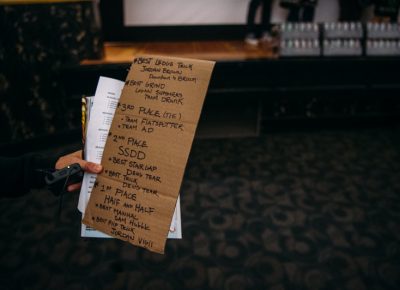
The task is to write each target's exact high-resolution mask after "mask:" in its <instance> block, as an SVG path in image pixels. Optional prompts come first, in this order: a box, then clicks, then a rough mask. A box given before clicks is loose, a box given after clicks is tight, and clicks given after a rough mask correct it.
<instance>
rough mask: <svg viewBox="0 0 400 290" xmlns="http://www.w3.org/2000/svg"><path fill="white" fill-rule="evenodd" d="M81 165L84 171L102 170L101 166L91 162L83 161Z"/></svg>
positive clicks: (95, 171) (96, 171)
mask: <svg viewBox="0 0 400 290" xmlns="http://www.w3.org/2000/svg"><path fill="white" fill-rule="evenodd" d="M81 167H82V169H83V170H84V171H86V172H89V173H100V172H101V171H102V170H103V166H101V165H100V164H97V163H93V162H85V163H84V164H82V166H81Z"/></svg>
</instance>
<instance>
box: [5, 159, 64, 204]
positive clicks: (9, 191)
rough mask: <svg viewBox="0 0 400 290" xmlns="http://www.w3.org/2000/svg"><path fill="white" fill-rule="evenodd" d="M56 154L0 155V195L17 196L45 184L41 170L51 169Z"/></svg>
mask: <svg viewBox="0 0 400 290" xmlns="http://www.w3.org/2000/svg"><path fill="white" fill-rule="evenodd" d="M57 159H58V156H45V155H41V154H38V153H30V154H25V155H22V156H19V157H0V180H1V183H0V197H1V198H3V197H18V196H21V195H23V194H25V193H27V192H28V191H29V190H30V189H31V188H39V187H42V186H44V185H45V181H44V176H45V173H44V172H43V170H49V169H53V168H54V166H55V163H56V161H57Z"/></svg>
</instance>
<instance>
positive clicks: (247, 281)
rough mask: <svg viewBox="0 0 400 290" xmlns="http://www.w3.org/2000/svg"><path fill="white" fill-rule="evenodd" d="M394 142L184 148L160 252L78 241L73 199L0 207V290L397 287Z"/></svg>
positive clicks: (391, 136) (303, 137)
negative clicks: (174, 228)
mask: <svg viewBox="0 0 400 290" xmlns="http://www.w3.org/2000/svg"><path fill="white" fill-rule="evenodd" d="M399 133H400V130H398V129H369V130H357V131H326V132H300V133H275V134H266V135H262V136H261V137H258V138H241V139H222V140H221V139H218V140H195V142H194V145H193V149H192V151H191V155H190V159H189V163H188V166H187V169H186V174H185V178H184V181H183V184H182V189H181V207H182V226H183V239H182V240H178V241H177V240H169V241H168V242H167V247H166V254H165V255H159V254H154V253H151V252H148V251H146V250H143V249H140V248H137V247H134V246H132V245H130V244H128V243H125V242H122V241H119V240H114V239H109V240H104V239H82V238H80V236H79V235H80V215H79V213H78V211H77V209H76V205H77V200H78V195H77V194H72V195H69V196H67V197H65V198H64V209H63V211H62V214H61V218H60V219H57V210H58V199H57V198H56V197H54V196H53V195H52V194H51V193H50V192H49V191H47V190H46V189H43V190H34V191H32V192H31V193H29V194H28V195H26V196H24V197H21V198H19V199H3V200H0V223H1V224H0V236H1V242H0V265H1V266H0V267H1V269H0V277H1V278H0V279H1V281H0V283H1V284H0V288H1V289H41V290H43V289H82V290H83V289H148V290H150V289H273V290H283V289H349V290H350V289H351V290H353V289H356V290H358V289H360V290H362V289H393V290H394V289H400V134H399Z"/></svg>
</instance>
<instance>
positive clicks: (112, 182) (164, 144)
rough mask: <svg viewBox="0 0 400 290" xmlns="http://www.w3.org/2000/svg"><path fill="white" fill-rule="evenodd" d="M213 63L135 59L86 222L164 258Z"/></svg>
mask: <svg viewBox="0 0 400 290" xmlns="http://www.w3.org/2000/svg"><path fill="white" fill-rule="evenodd" d="M213 67H214V62H211V61H203V60H195V59H181V58H173V57H161V56H140V57H136V58H135V59H134V61H133V64H132V66H131V68H130V71H129V73H128V77H127V79H126V82H125V86H124V89H123V90H122V94H121V98H120V101H119V104H118V108H117V109H116V112H115V116H114V119H113V122H112V124H111V128H110V132H109V135H108V138H107V142H106V145H105V149H104V153H103V158H102V165H103V166H104V170H103V172H102V173H101V174H99V175H98V176H97V180H96V184H95V186H94V188H93V191H92V194H91V196H90V200H89V203H88V206H87V208H86V211H85V216H84V218H83V223H84V224H86V225H88V226H91V227H93V228H95V229H96V230H99V231H102V232H104V233H106V234H109V235H111V236H114V237H116V238H119V239H121V240H124V241H128V242H130V243H132V244H134V245H137V246H140V247H144V248H147V249H149V250H150V251H153V252H157V253H164V247H165V242H166V239H167V235H168V230H169V226H170V224H171V219H172V216H173V213H174V209H175V205H176V200H177V198H178V195H179V190H180V187H181V183H182V178H183V174H184V170H185V167H186V163H187V159H188V156H189V153H190V149H191V146H192V142H193V138H194V133H195V131H196V127H197V123H198V121H199V117H200V113H201V109H202V106H203V102H204V98H205V95H206V93H207V88H208V84H209V81H210V78H211V73H212V70H213Z"/></svg>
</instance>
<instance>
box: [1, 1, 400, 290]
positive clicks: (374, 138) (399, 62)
mask: <svg viewBox="0 0 400 290" xmlns="http://www.w3.org/2000/svg"><path fill="white" fill-rule="evenodd" d="M258 2H260V3H258ZM399 2H400V1H396V0H346V1H345V0H318V1H316V0H314V1H313V0H271V1H267V0H265V1H249V0H218V1H211V0H201V1H200V0H169V1H162V0H124V1H123V0H116V1H105V0H101V1H90V0H88V1H73V0H70V1H68V0H64V1H63V0H58V1H56V0H53V1H51V0H48V1H45V0H42V1H22V0H21V1H20V0H14V1H3V0H0V123H1V134H0V149H1V150H2V152H3V153H2V155H4V156H18V155H21V154H23V153H27V152H34V151H39V152H46V153H48V154H55V153H60V152H71V151H72V150H78V149H80V148H81V147H82V143H81V140H82V130H81V99H82V97H83V96H92V95H94V92H95V89H96V85H97V81H98V78H99V77H100V76H106V77H111V78H116V79H119V80H124V79H125V78H126V75H127V71H128V69H129V67H130V64H131V62H132V60H133V58H134V57H135V56H136V55H140V54H157V55H166V56H178V57H189V58H198V59H207V60H213V61H216V66H215V69H214V72H213V76H212V79H211V83H210V86H209V90H208V93H207V96H206V101H205V104H204V108H203V112H202V115H201V118H200V122H199V126H198V130H197V132H196V135H195V140H194V143H193V149H192V152H191V154H190V158H189V161H188V166H187V169H186V173H185V177H184V180H183V184H182V190H181V205H182V227H183V239H182V240H179V241H168V242H167V247H166V254H165V255H157V254H153V253H149V252H147V251H146V250H144V249H139V248H137V247H134V246H132V245H130V244H127V243H124V242H121V241H118V240H114V239H112V240H103V239H82V238H80V215H79V214H78V211H77V210H76V205H77V199H78V197H77V195H75V194H71V195H69V196H67V197H65V203H64V209H63V212H62V215H61V219H57V218H56V212H57V208H58V199H57V198H55V197H54V196H52V195H51V193H50V192H49V190H47V189H41V190H33V191H31V192H30V193H29V194H27V195H25V196H23V197H21V198H18V199H2V200H1V201H0V216H1V219H0V220H1V224H0V228H1V232H0V235H1V237H2V238H1V243H0V262H1V266H0V267H1V270H0V278H1V280H0V283H1V284H0V288H2V289H136V288H138V289H139V288H140V289H276V290H278V289H393V290H394V289H396V290H397V289H400V280H399V277H400V236H399V233H400V215H399V210H400V176H399V172H400V168H399V166H400V138H399V132H400V131H399V117H400V98H399V96H400V78H399V67H400V28H399Z"/></svg>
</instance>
